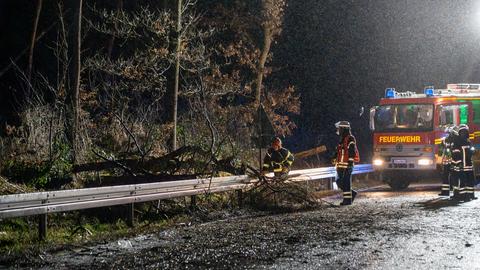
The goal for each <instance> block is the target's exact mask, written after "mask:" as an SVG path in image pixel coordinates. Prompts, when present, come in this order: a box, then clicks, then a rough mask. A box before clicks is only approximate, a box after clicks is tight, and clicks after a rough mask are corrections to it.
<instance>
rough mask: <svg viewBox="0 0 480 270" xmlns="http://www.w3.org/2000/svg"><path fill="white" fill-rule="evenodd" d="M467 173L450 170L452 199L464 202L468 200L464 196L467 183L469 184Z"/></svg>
mask: <svg viewBox="0 0 480 270" xmlns="http://www.w3.org/2000/svg"><path fill="white" fill-rule="evenodd" d="M469 175H470V173H469V172H466V171H462V170H452V172H451V181H452V185H453V198H454V199H457V200H465V199H467V198H468V196H467V195H466V194H467V193H466V191H467V183H468V182H469V179H468V178H469Z"/></svg>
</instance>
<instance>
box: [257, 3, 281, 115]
mask: <svg viewBox="0 0 480 270" xmlns="http://www.w3.org/2000/svg"><path fill="white" fill-rule="evenodd" d="M284 8H285V0H262V16H261V20H262V21H261V25H262V30H263V44H262V50H261V53H260V59H259V61H258V66H257V79H256V83H255V105H256V107H258V106H259V105H260V102H261V96H262V81H263V76H264V72H265V63H266V62H267V58H268V54H269V53H270V47H271V46H272V42H273V41H274V39H275V38H276V37H277V36H278V35H279V34H280V33H281V31H282V28H281V26H282V20H283V13H284Z"/></svg>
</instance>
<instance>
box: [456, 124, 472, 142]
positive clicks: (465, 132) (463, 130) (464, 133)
mask: <svg viewBox="0 0 480 270" xmlns="http://www.w3.org/2000/svg"><path fill="white" fill-rule="evenodd" d="M469 133H470V131H469V128H468V126H467V125H465V124H461V125H459V126H458V131H457V134H458V136H459V137H460V138H463V139H468V137H469Z"/></svg>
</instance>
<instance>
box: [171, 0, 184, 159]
mask: <svg viewBox="0 0 480 270" xmlns="http://www.w3.org/2000/svg"><path fill="white" fill-rule="evenodd" d="M181 31H182V0H177V29H176V32H177V38H176V43H177V44H176V49H175V85H174V87H173V95H172V123H173V130H172V151H175V150H176V149H177V107H178V88H179V84H180V51H181V46H182V44H181V42H182V38H181Z"/></svg>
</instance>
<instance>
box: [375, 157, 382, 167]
mask: <svg viewBox="0 0 480 270" xmlns="http://www.w3.org/2000/svg"><path fill="white" fill-rule="evenodd" d="M373 165H374V166H382V165H383V160H381V159H379V158H376V159H374V160H373Z"/></svg>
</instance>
